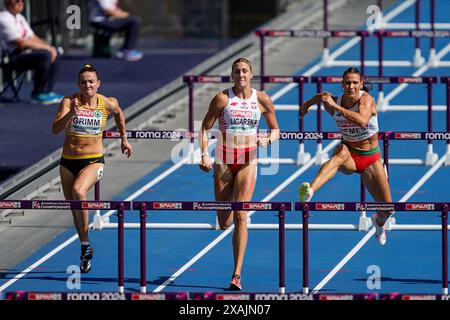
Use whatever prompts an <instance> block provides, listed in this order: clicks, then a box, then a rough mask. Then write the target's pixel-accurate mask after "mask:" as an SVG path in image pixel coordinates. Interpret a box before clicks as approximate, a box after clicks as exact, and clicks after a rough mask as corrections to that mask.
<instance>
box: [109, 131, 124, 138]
mask: <svg viewBox="0 0 450 320" xmlns="http://www.w3.org/2000/svg"><path fill="white" fill-rule="evenodd" d="M105 136H106V137H107V138H118V137H120V132H118V131H106V132H105ZM127 136H128V132H127Z"/></svg>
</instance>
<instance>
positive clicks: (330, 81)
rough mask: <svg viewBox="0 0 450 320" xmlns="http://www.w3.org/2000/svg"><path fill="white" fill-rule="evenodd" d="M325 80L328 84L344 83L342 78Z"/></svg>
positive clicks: (327, 78)
mask: <svg viewBox="0 0 450 320" xmlns="http://www.w3.org/2000/svg"><path fill="white" fill-rule="evenodd" d="M325 79H326V82H327V83H337V82H341V81H342V78H341V77H326V78H325Z"/></svg>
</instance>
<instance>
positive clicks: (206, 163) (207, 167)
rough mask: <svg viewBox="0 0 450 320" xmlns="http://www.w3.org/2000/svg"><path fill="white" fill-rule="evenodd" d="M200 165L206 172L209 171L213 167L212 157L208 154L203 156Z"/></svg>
mask: <svg viewBox="0 0 450 320" xmlns="http://www.w3.org/2000/svg"><path fill="white" fill-rule="evenodd" d="M199 167H200V169H201V170H203V171H205V172H209V171H211V169H212V164H211V159H210V158H209V156H208V155H205V156H202V159H201V160H200V164H199Z"/></svg>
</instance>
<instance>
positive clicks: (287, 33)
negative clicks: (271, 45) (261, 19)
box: [267, 30, 291, 37]
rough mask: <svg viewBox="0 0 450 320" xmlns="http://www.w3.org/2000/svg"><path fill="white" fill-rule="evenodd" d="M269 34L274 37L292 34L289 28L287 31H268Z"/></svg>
mask: <svg viewBox="0 0 450 320" xmlns="http://www.w3.org/2000/svg"><path fill="white" fill-rule="evenodd" d="M267 35H268V36H272V37H283V36H290V35H291V31H289V30H287V31H283V30H275V31H268V32H267Z"/></svg>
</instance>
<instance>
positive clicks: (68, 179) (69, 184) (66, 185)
mask: <svg viewBox="0 0 450 320" xmlns="http://www.w3.org/2000/svg"><path fill="white" fill-rule="evenodd" d="M59 175H60V177H61V186H62V190H63V193H64V198H65V199H66V200H75V199H74V198H73V194H72V189H73V184H74V182H75V178H76V176H75V175H74V174H73V173H72V172H70V171H69V170H68V169H66V168H65V167H63V166H59ZM72 217H73V224H74V226H75V229H76V231H77V234H78V237H81V232H80V228H79V227H78V221H77V216H76V215H75V210H72Z"/></svg>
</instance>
